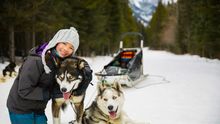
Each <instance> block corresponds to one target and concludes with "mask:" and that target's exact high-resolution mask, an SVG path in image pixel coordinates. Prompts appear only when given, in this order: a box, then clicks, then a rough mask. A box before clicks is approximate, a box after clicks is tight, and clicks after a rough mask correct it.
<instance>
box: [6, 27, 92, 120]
mask: <svg viewBox="0 0 220 124" xmlns="http://www.w3.org/2000/svg"><path fill="white" fill-rule="evenodd" d="M78 46H79V35H78V33H77V30H76V29H75V28H73V27H71V28H70V29H61V30H59V31H58V32H57V33H56V34H55V36H54V37H53V38H52V40H51V41H50V42H49V43H48V44H43V45H42V46H39V47H35V48H33V49H32V50H31V51H30V53H29V55H28V56H27V58H26V59H25V61H24V63H23V65H22V66H21V67H20V69H19V73H18V76H17V78H16V79H15V81H14V84H13V86H12V88H11V90H10V93H9V96H8V99H7V107H8V110H9V115H10V120H11V123H12V124H47V118H46V115H45V112H44V111H45V108H46V105H47V103H48V100H49V99H50V98H51V95H52V94H53V93H52V92H53V90H52V89H53V83H56V81H55V71H56V68H57V65H58V64H59V62H60V61H62V60H63V59H65V58H66V57H70V56H73V55H74V53H75V52H76V50H77V48H78ZM84 71H85V73H86V75H87V81H86V88H87V86H88V84H89V82H90V81H91V79H92V78H91V77H92V74H91V73H92V71H91V69H90V68H89V66H87V68H85V69H84Z"/></svg>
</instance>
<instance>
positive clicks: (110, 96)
mask: <svg viewBox="0 0 220 124" xmlns="http://www.w3.org/2000/svg"><path fill="white" fill-rule="evenodd" d="M123 104H124V95H123V92H122V88H121V85H120V84H119V83H117V82H115V83H113V84H107V83H100V84H98V94H97V96H96V99H95V100H94V101H93V103H92V105H91V106H90V107H89V108H87V109H86V110H85V111H84V114H83V120H82V123H83V124H147V123H137V122H134V121H133V120H131V119H130V118H129V117H128V116H127V115H126V113H125V112H123V110H122V108H123Z"/></svg>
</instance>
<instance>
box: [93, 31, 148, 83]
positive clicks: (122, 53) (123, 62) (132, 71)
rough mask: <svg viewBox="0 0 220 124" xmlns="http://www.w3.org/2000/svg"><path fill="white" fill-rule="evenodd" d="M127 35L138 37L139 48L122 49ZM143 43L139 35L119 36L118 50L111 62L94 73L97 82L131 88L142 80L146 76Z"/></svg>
mask: <svg viewBox="0 0 220 124" xmlns="http://www.w3.org/2000/svg"><path fill="white" fill-rule="evenodd" d="M128 35H137V36H138V37H140V38H139V39H140V41H139V42H140V47H133V48H124V47H123V39H124V38H125V37H126V36H128ZM143 43H144V38H143V35H142V34H141V33H138V32H127V33H124V34H123V35H122V36H121V41H120V44H119V50H118V52H117V53H116V55H115V57H113V60H112V61H110V62H109V63H108V64H107V65H105V66H104V68H103V69H102V70H101V71H100V72H97V73H95V75H96V76H97V79H98V80H99V81H106V82H114V81H117V82H119V83H120V84H121V85H122V86H128V87H133V86H134V85H135V84H137V83H138V82H140V81H142V80H144V79H145V78H146V77H147V75H144V74H143Z"/></svg>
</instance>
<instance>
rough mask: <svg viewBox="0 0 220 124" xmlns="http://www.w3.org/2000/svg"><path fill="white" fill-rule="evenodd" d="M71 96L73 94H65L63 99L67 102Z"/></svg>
mask: <svg viewBox="0 0 220 124" xmlns="http://www.w3.org/2000/svg"><path fill="white" fill-rule="evenodd" d="M70 95H71V93H69V92H68V93H63V98H64V99H65V100H67V99H69V98H70Z"/></svg>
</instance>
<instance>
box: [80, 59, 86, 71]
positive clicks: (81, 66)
mask: <svg viewBox="0 0 220 124" xmlns="http://www.w3.org/2000/svg"><path fill="white" fill-rule="evenodd" d="M78 67H79V69H80V70H82V69H83V68H84V67H85V62H84V61H83V60H79V62H78Z"/></svg>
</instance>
